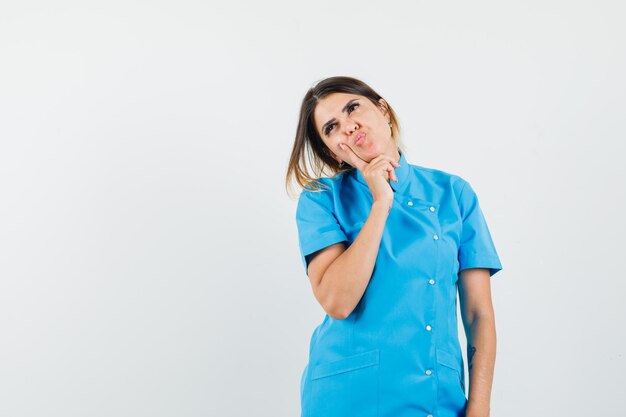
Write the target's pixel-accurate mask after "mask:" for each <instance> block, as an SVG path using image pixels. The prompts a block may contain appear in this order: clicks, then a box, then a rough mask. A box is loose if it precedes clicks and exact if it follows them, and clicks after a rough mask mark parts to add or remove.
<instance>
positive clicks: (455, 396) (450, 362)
mask: <svg viewBox="0 0 626 417" xmlns="http://www.w3.org/2000/svg"><path fill="white" fill-rule="evenodd" d="M437 375H438V377H437V380H438V385H439V386H438V401H439V403H440V404H442V405H443V406H444V407H451V408H453V409H458V410H460V409H462V408H464V407H465V403H466V401H467V397H466V396H465V381H464V379H463V378H464V377H463V371H462V369H461V366H460V365H459V362H458V361H457V359H456V358H455V357H454V355H452V354H451V353H450V352H448V351H445V350H442V349H437Z"/></svg>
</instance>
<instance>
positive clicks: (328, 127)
mask: <svg viewBox="0 0 626 417" xmlns="http://www.w3.org/2000/svg"><path fill="white" fill-rule="evenodd" d="M333 126H335V123H331V124H329V125H328V126H326V129H324V134H325V135H326V136H328V134H329V133H330V131H331V130H332V129H331V128H332V127H333Z"/></svg>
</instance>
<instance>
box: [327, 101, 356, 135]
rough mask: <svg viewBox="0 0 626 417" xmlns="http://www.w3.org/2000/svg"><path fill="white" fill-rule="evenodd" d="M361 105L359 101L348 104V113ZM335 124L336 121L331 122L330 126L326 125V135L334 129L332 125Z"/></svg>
mask: <svg viewBox="0 0 626 417" xmlns="http://www.w3.org/2000/svg"><path fill="white" fill-rule="evenodd" d="M357 107H359V103H352V104H350V106H348V109H347V111H348V114H350V113H352V112H353V111H354V109H355V108H357ZM333 126H335V123H331V124H329V125H328V126H326V129H324V134H325V135H326V136H328V134H329V133H330V131H331V130H332V127H333Z"/></svg>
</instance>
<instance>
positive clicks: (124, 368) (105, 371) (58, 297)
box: [0, 0, 626, 417]
mask: <svg viewBox="0 0 626 417" xmlns="http://www.w3.org/2000/svg"><path fill="white" fill-rule="evenodd" d="M625 12H626V6H624V4H623V2H620V1H564V0H563V1H553V0H541V1H535V0H533V1H528V0H525V1H495V0H494V1H472V2H468V1H437V2H435V1H410V2H409V1H405V2H399V1H398V2H393V1H390V2H381V1H364V0H359V1H347V2H339V1H328V0H318V1H315V2H310V1H308V2H301V1H263V2H260V1H259V2H257V1H246V2H237V1H232V2H225V1H223V2H213V1H208V2H207V1H129V0H124V1H107V2H85V1H74V2H70V1H63V0H58V1H54V2H46V1H34V2H33V1H20V2H8V1H4V2H2V4H1V5H0V57H1V58H0V59H1V64H0V415H1V416H3V417H26V416H29V417H31V416H32V417H35V416H37V417H39V416H59V417H61V416H62V417H73V416H76V417H79V416H80V417H84V416H103V417H104V416H106V417H110V416H120V417H122V416H129V417H131V416H132V417H136V416H150V417H159V416H177V417H178V416H194V417H195V416H225V417H226V416H258V417H264V416H271V417H275V416H298V415H299V411H300V408H299V407H300V398H299V394H300V392H299V389H300V377H301V373H302V370H303V369H304V366H305V365H306V362H307V360H308V348H309V340H310V336H311V334H312V332H313V330H314V328H315V326H317V325H318V324H319V323H321V321H322V320H323V317H324V311H323V310H322V308H321V306H320V305H319V304H318V303H317V302H316V300H315V299H314V297H313V293H312V291H311V287H310V283H309V281H308V278H307V276H306V274H305V271H304V267H303V265H302V264H301V261H300V257H299V256H300V255H299V249H298V240H297V230H296V224H295V208H296V204H297V201H296V200H294V199H290V198H289V197H288V195H287V194H286V190H285V184H284V182H285V172H286V167H287V162H288V157H289V155H290V152H291V149H292V146H293V140H294V136H295V130H296V123H297V117H298V110H299V107H300V102H301V99H302V97H303V96H304V94H305V92H306V90H307V89H308V88H309V87H310V86H312V85H313V84H314V83H315V82H316V81H318V80H321V79H323V78H325V77H328V76H334V75H349V76H353V77H356V78H359V79H361V80H363V81H365V82H366V83H368V84H370V85H371V86H372V87H373V88H374V89H375V90H377V91H378V92H379V93H380V94H381V95H382V96H383V97H384V98H385V99H387V101H388V102H389V103H390V104H391V105H392V106H393V107H394V108H395V110H396V112H397V113H398V115H399V118H400V125H401V128H402V129H403V140H404V142H405V143H406V145H407V151H406V155H407V158H408V159H409V161H410V162H411V163H413V164H418V165H422V166H426V167H432V168H437V169H442V170H444V171H447V172H450V173H454V174H457V175H460V176H462V177H463V178H465V179H467V180H468V181H469V182H470V183H471V184H472V186H473V187H474V189H475V190H476V192H477V194H478V196H479V200H480V203H481V207H482V208H483V212H484V214H485V217H486V219H487V222H488V224H489V227H490V230H491V233H492V236H493V239H494V242H495V244H496V248H497V250H498V253H499V255H500V258H501V261H502V264H503V270H502V271H500V272H498V274H497V275H495V276H494V277H493V281H492V284H493V285H492V291H493V300H494V306H495V312H496V324H497V332H498V333H497V334H498V353H497V360H496V368H495V377H494V384H493V392H492V404H491V409H492V413H491V415H492V416H494V417H499V416H506V417H517V416H520V417H521V416H529V415H532V416H568V417H571V416H590V415H593V416H601V415H617V414H618V413H620V412H622V411H623V392H624V388H626V386H625V384H624V374H625V372H626V361H625V358H624V354H625V348H626V337H625V331H624V328H625V325H626V323H625V321H626V319H625V318H626V302H625V301H624V290H625V289H626V285H625V281H626V279H625V277H624V268H623V265H624V258H625V255H624V248H625V245H624V236H625V235H626V222H625V221H624V213H625V209H626V204H625V197H626V191H625V190H626V187H625V181H624V180H625V178H626V168H625V164H624V159H625V157H626V152H625V144H624V143H625V141H626V126H625V123H624V120H626V117H625V116H626V115H625V110H626V104H625V103H626V83H625V81H624V74H626V29H625V26H624V24H623V23H624V16H625ZM459 330H460V331H461V332H460V337H461V340H462V346H463V347H464V346H465V344H464V343H465V338H464V334H463V333H462V329H461V328H460V329H459Z"/></svg>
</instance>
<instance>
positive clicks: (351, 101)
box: [321, 98, 358, 134]
mask: <svg viewBox="0 0 626 417" xmlns="http://www.w3.org/2000/svg"><path fill="white" fill-rule="evenodd" d="M357 100H358V98H353V99H352V100H350V101H348V102H347V103H346V105H345V106H343V109H341V112H342V113H345V112H346V111H347V110H348V107H350V105H351V104H352V103H353V102H355V101H357ZM336 121H337V119H335V118H334V117H333V118H332V119H330V120H329V121H327V122H326V123H324V125H323V126H322V129H321V131H322V134H325V133H324V132H325V131H326V126H328V125H329V124H331V123H334V122H336Z"/></svg>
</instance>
